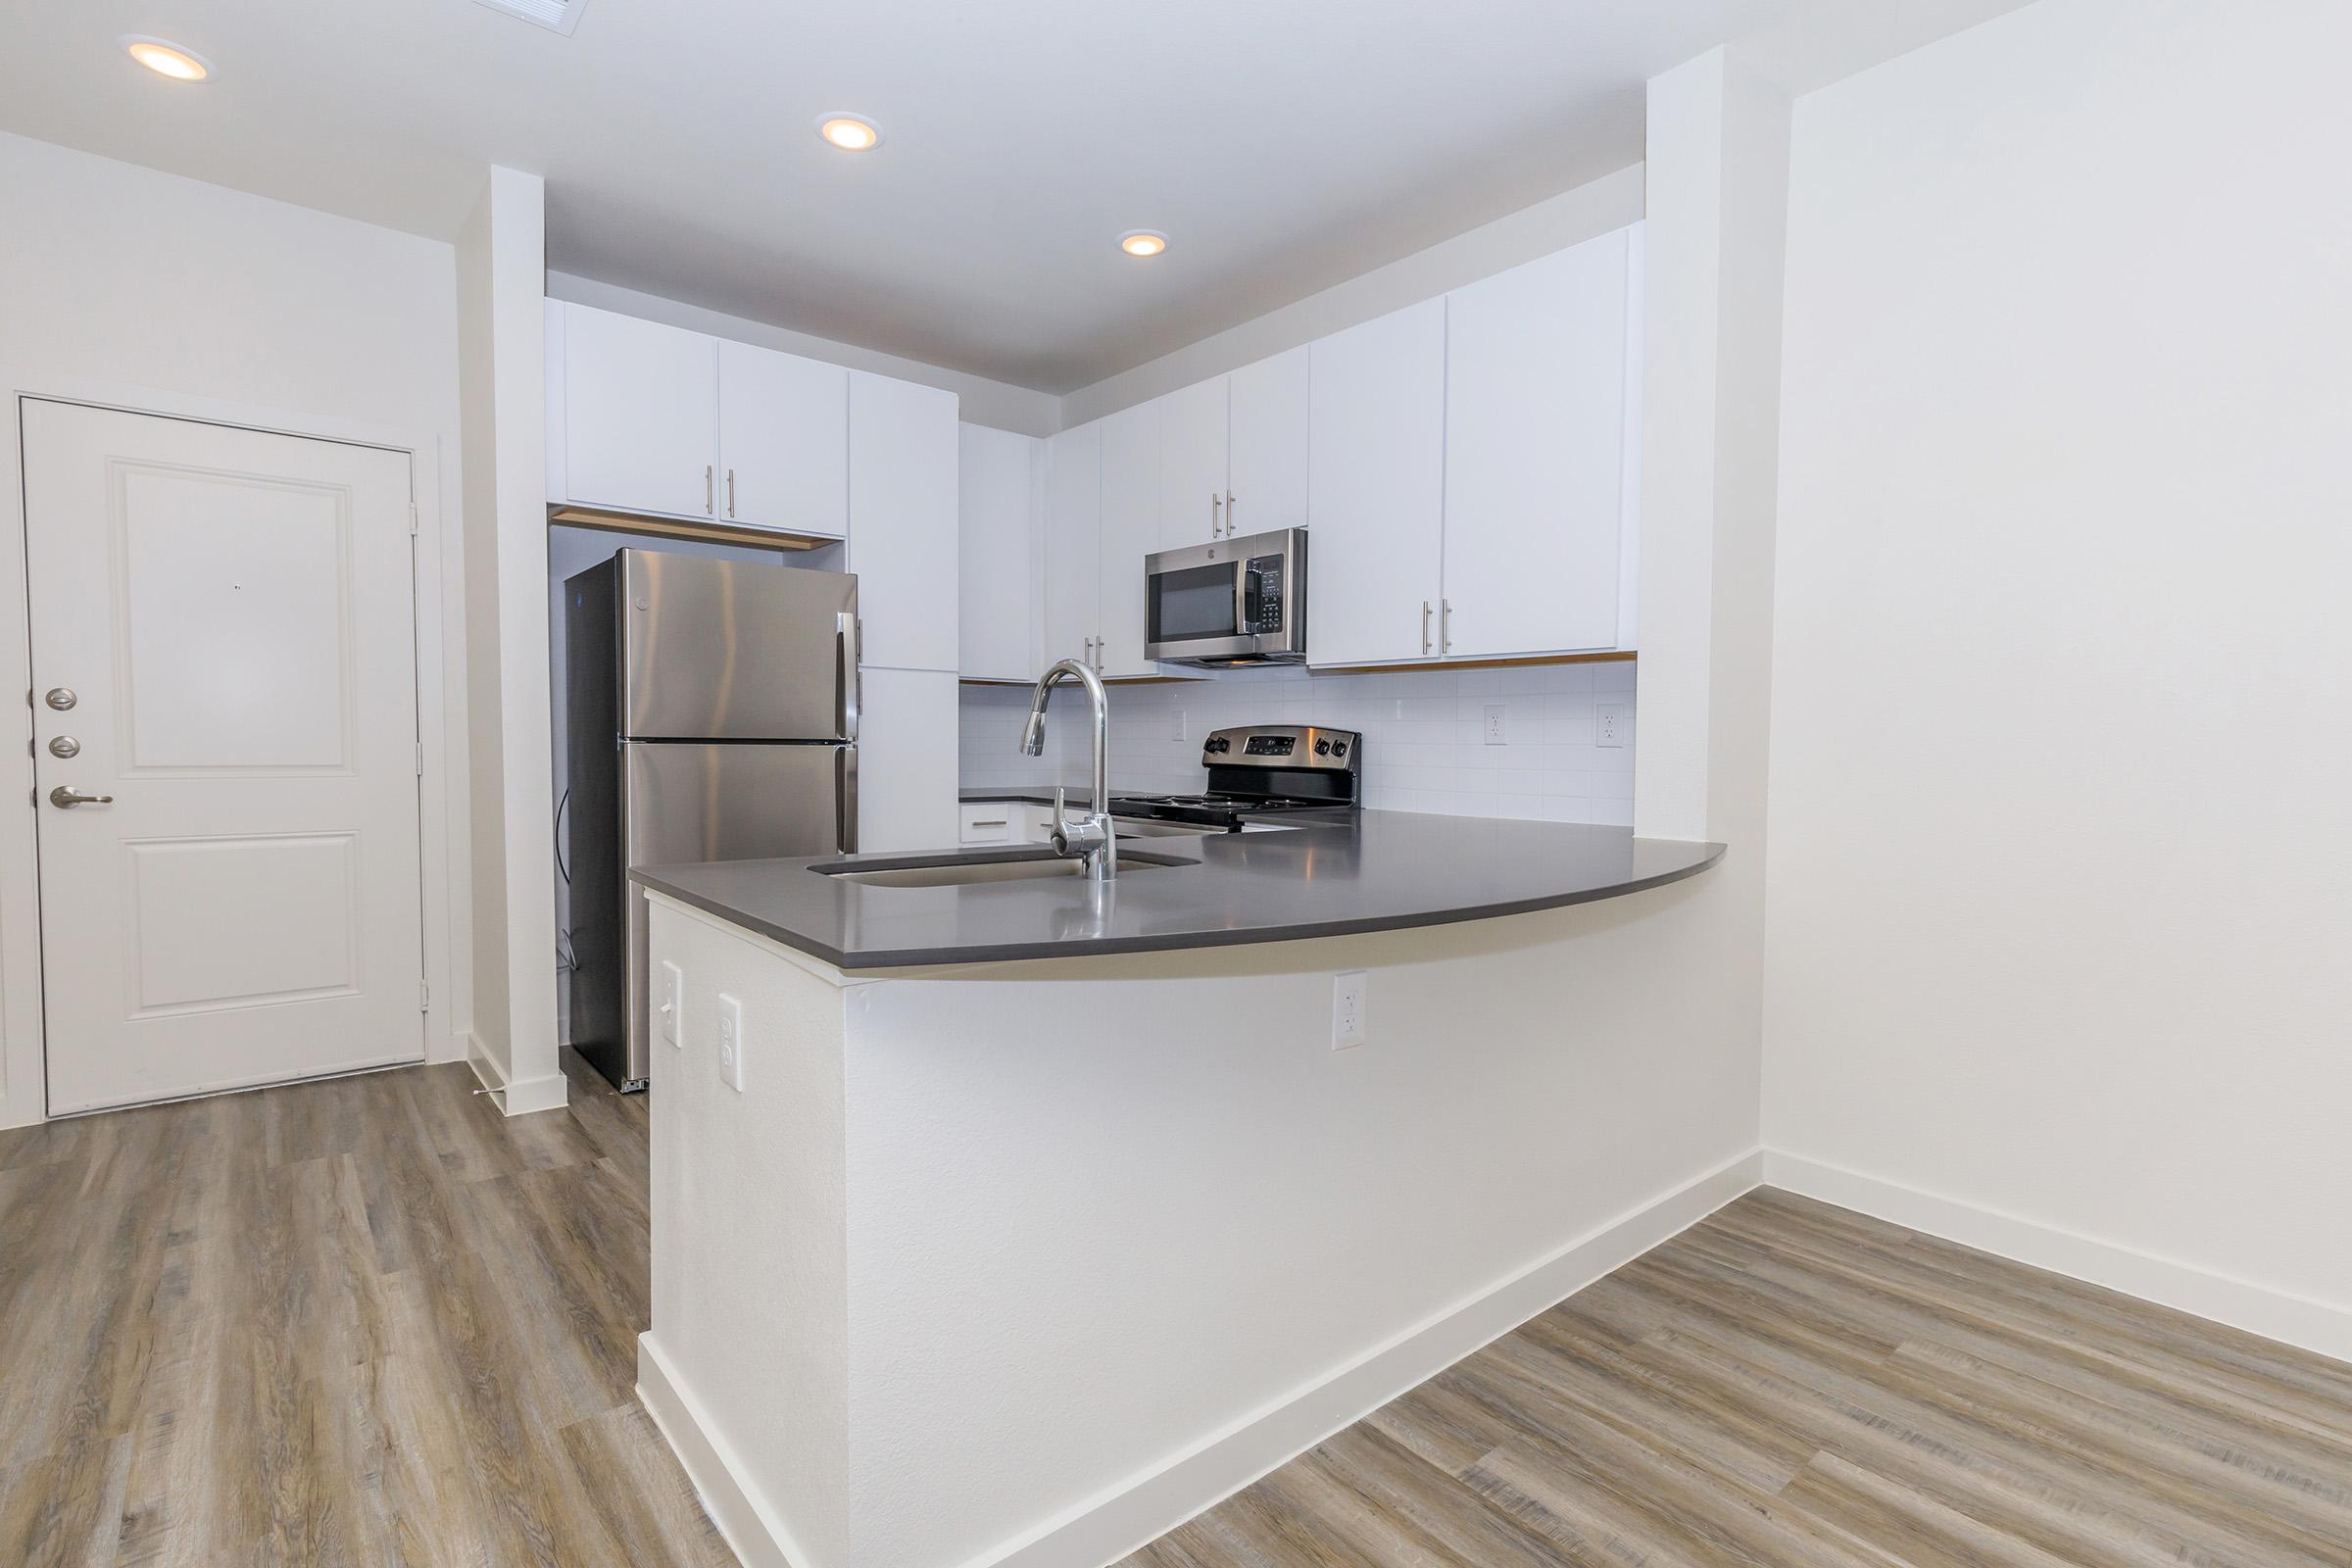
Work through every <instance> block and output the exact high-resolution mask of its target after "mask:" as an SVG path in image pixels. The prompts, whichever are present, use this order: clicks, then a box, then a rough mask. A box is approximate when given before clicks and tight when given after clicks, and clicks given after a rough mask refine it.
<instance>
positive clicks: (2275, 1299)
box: [1764, 1150, 2352, 1361]
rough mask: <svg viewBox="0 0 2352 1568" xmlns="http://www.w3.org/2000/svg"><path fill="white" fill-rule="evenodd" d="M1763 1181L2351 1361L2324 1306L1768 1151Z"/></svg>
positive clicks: (2340, 1313)
mask: <svg viewBox="0 0 2352 1568" xmlns="http://www.w3.org/2000/svg"><path fill="white" fill-rule="evenodd" d="M1764 1180H1765V1182H1766V1183H1767V1184H1768V1185H1770V1186H1773V1187H1778V1188H1782V1189H1784V1190H1786V1191H1788V1192H1791V1193H1795V1194H1797V1195H1799V1196H1800V1197H1804V1198H1813V1199H1819V1200H1820V1201H1822V1202H1825V1203H1835V1204H1837V1205H1838V1207H1840V1208H1850V1209H1854V1210H1856V1211H1858V1212H1860V1213H1864V1214H1869V1215H1871V1216H1873V1217H1874V1218H1877V1219H1883V1220H1886V1221H1887V1223H1888V1224H1891V1225H1900V1226H1903V1227H1904V1228H1905V1229H1907V1230H1917V1231H1925V1232H1927V1233H1928V1234H1930V1235H1932V1236H1937V1237H1940V1238H1942V1239H1943V1240H1945V1241H1947V1242H1958V1243H1959V1244H1960V1245H1961V1246H1963V1247H1973V1248H1976V1249H1977V1250H1979V1251H1984V1252H1991V1253H1994V1254H1996V1255H1997V1256H2001V1257H2006V1258H2010V1259H2012V1260H2014V1261H2016V1262H2019V1263H2030V1264H2032V1265H2033V1266H2034V1267H2035V1268H2046V1269H2048V1270H2050V1271H2051V1272H2052V1273H2055V1274H2065V1275H2070V1276H2072V1277H2073V1278H2075V1279H2079V1280H2084V1281H2087V1282H2088V1283H2090V1284H2092V1285H2103V1286H2105V1287H2107V1289H2109V1290H2112V1291H2121V1292H2123V1293H2124V1294H2125V1295H2127V1296H2135V1297H2138V1298H2139V1299H2142V1300H2146V1301H2154V1302H2155V1303H2157V1304H2158V1305H2160V1306H2169V1307H2173V1308H2175V1309H2176V1310H2178V1311H2182V1312H2187V1313H2190V1314H2192V1315H2194V1316H2197V1317H2201V1318H2205V1319H2207V1320H2208V1321H2210V1322H2214V1323H2222V1324H2227V1325H2228V1326H2229V1327H2230V1328H2236V1329H2243V1330H2245V1331H2246V1332H2247V1333H2249V1334H2259V1335H2261V1336H2262V1337H2263V1338H2264V1339H2266V1340H2277V1341H2278V1342H2279V1343H2280V1344H2282V1345H2292V1346H2296V1347H2298V1348H2302V1349H2306V1350H2313V1351H2316V1352H2318V1353H2319V1354H2321V1355H2327V1356H2333V1357H2335V1358H2336V1359H2338V1360H2343V1361H2352V1311H2347V1310H2345V1309H2344V1308H2342V1307H2339V1306H2331V1305H2329V1304H2328V1303H2327V1302H2325V1301H2318V1300H2313V1299H2310V1298H2308V1297H2303V1296H2296V1295H2293V1294H2291V1293H2289V1292H2286V1291H2281V1290H2278V1289H2276V1288H2274V1287H2272V1286H2268V1285H2258V1284H2255V1283H2254V1282H2253V1281H2251V1280H2243V1279H2238V1278H2235V1277H2234V1276H2231V1275H2228V1274H2220V1273H2216V1272H2215V1271H2213V1270H2211V1269H2207V1268H2201V1267H2199V1266H2198V1265H2196V1264H2194V1263H2184V1262H2181V1261H2180V1260H2179V1259H2177V1258H2170V1257H2161V1256H2158V1255H2157V1254H2155V1253H2152V1252H2143V1251H2139V1250H2135V1249H2132V1248H2129V1247H2122V1246H2118V1245H2117V1244H2115V1243H2113V1242H2103V1241H2100V1240H2098V1239H2096V1238H2095V1237H2089V1236H2082V1235H2079V1234H2077V1233H2076V1232H2074V1231H2069V1230H2064V1229H2061V1228H2060V1227H2058V1226H2055V1225H2046V1224H2043V1223H2041V1222H2040V1221H2038V1220H2031V1219H2025V1218H2022V1217H2021V1216H2019V1215H2015V1214H2005V1213H2002V1212H2000V1211H1999V1210H1996V1209H1990V1208H1982V1207H1979V1206H1978V1205H1976V1204H1974V1203H1969V1202H1964V1201H1960V1200H1959V1199H1954V1198H1944V1197H1941V1196H1939V1195H1937V1194H1935V1193H1927V1192H1921V1191H1920V1190H1919V1189H1917V1188H1915V1187H1905V1186H1903V1185H1902V1184H1901V1183H1899V1182H1890V1181H1886V1180H1883V1179H1881V1178H1880V1177H1877V1176H1865V1175H1863V1174H1862V1173H1861V1172H1860V1171H1853V1170H1846V1169H1844V1168H1843V1167H1841V1166H1838V1165H1832V1164H1828V1163H1826V1162H1824V1161H1822V1160H1817V1159H1807V1158H1805V1157H1804V1156H1802V1155H1800V1154H1789V1153H1783V1152H1779V1151H1777V1150H1776V1151H1771V1152H1767V1153H1766V1154H1765V1155H1764Z"/></svg>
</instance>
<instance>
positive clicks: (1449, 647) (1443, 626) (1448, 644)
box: [1438, 599, 1453, 654]
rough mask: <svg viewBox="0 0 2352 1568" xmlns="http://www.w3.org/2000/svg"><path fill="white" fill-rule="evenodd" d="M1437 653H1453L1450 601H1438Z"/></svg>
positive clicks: (1451, 603)
mask: <svg viewBox="0 0 2352 1568" xmlns="http://www.w3.org/2000/svg"><path fill="white" fill-rule="evenodd" d="M1438 652H1440V653H1442V654H1450V653H1452V652H1453V601H1452V600H1450V599H1441V600H1439V601H1438Z"/></svg>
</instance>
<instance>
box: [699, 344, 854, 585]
mask: <svg viewBox="0 0 2352 1568" xmlns="http://www.w3.org/2000/svg"><path fill="white" fill-rule="evenodd" d="M849 430H850V372H849V371H847V370H845V369H843V368H841V367H840V366H838V365H824V364H820V363H818V362H817V361H815V360H805V359H802V358H801V357H800V356H799V355H797V354H779V353H777V352H776V351H775V350H774V349H760V348H754V347H753V346H752V345H750V344H749V343H730V342H727V341H725V340H724V339H721V340H720V342H719V345H718V465H719V474H718V515H719V516H720V517H721V518H722V519H724V520H726V521H729V522H749V523H757V524H758V525H760V527H763V528H783V529H787V530H789V531H791V532H793V533H812V534H825V535H828V536H830V537H832V538H836V539H837V538H839V537H841V535H842V534H843V533H844V532H846V531H847V530H848V528H849V523H850V500H849V496H850V485H849Z"/></svg>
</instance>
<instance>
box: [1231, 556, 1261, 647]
mask: <svg viewBox="0 0 2352 1568" xmlns="http://www.w3.org/2000/svg"><path fill="white" fill-rule="evenodd" d="M1241 567H1242V569H1241V570H1239V571H1237V572H1235V573H1234V574H1233V634H1234V635H1235V636H1236V637H1254V636H1255V635H1257V616H1256V614H1255V613H1254V611H1255V606H1254V605H1253V603H1252V601H1254V600H1255V599H1256V598H1257V585H1258V570H1257V568H1256V567H1255V566H1252V565H1250V564H1249V563H1248V562H1246V561H1245V562H1243V563H1242V564H1241Z"/></svg>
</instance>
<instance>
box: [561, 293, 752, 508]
mask: <svg viewBox="0 0 2352 1568" xmlns="http://www.w3.org/2000/svg"><path fill="white" fill-rule="evenodd" d="M547 310H548V316H547V327H548V341H549V345H550V350H551V352H550V355H549V358H550V360H551V361H555V360H559V359H560V361H561V365H562V371H561V374H560V375H559V376H557V377H554V378H552V384H551V385H550V387H549V395H550V400H551V402H557V400H559V399H560V402H557V409H555V410H551V414H554V413H557V412H558V411H560V417H558V418H556V419H555V420H553V421H552V422H554V423H556V424H557V426H558V427H559V429H560V430H561V432H562V434H561V440H560V451H561V458H560V464H561V469H562V471H561V473H554V472H551V474H550V475H549V478H550V481H551V484H552V483H554V482H555V481H557V480H559V479H560V480H561V486H560V491H561V493H558V491H557V490H554V489H551V491H550V493H549V499H550V500H553V501H564V502H569V503H571V504H573V505H576V506H582V507H591V508H599V509H604V510H609V511H614V512H643V513H655V514H660V515H665V516H673V517H695V518H703V519H709V518H711V517H714V516H716V515H717V513H718V340H717V339H716V338H711V337H706V336H704V335H703V334H702V333H700V332H687V331H681V330H680V329H678V328H677V327H674V326H663V325H662V324H660V323H659V322H655V321H641V320H639V319H636V318H635V317H633V316H615V315H614V314H613V313H612V312H610V311H593V310H589V309H587V308H586V307H584V306H578V305H564V304H560V303H558V302H556V301H552V300H551V301H549V302H548V308H547ZM558 449H559V448H558V441H557V438H556V437H555V436H554V434H553V433H552V432H551V440H550V455H551V457H554V456H555V455H556V453H557V451H558ZM554 466H556V465H555V464H551V468H552V467H554Z"/></svg>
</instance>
